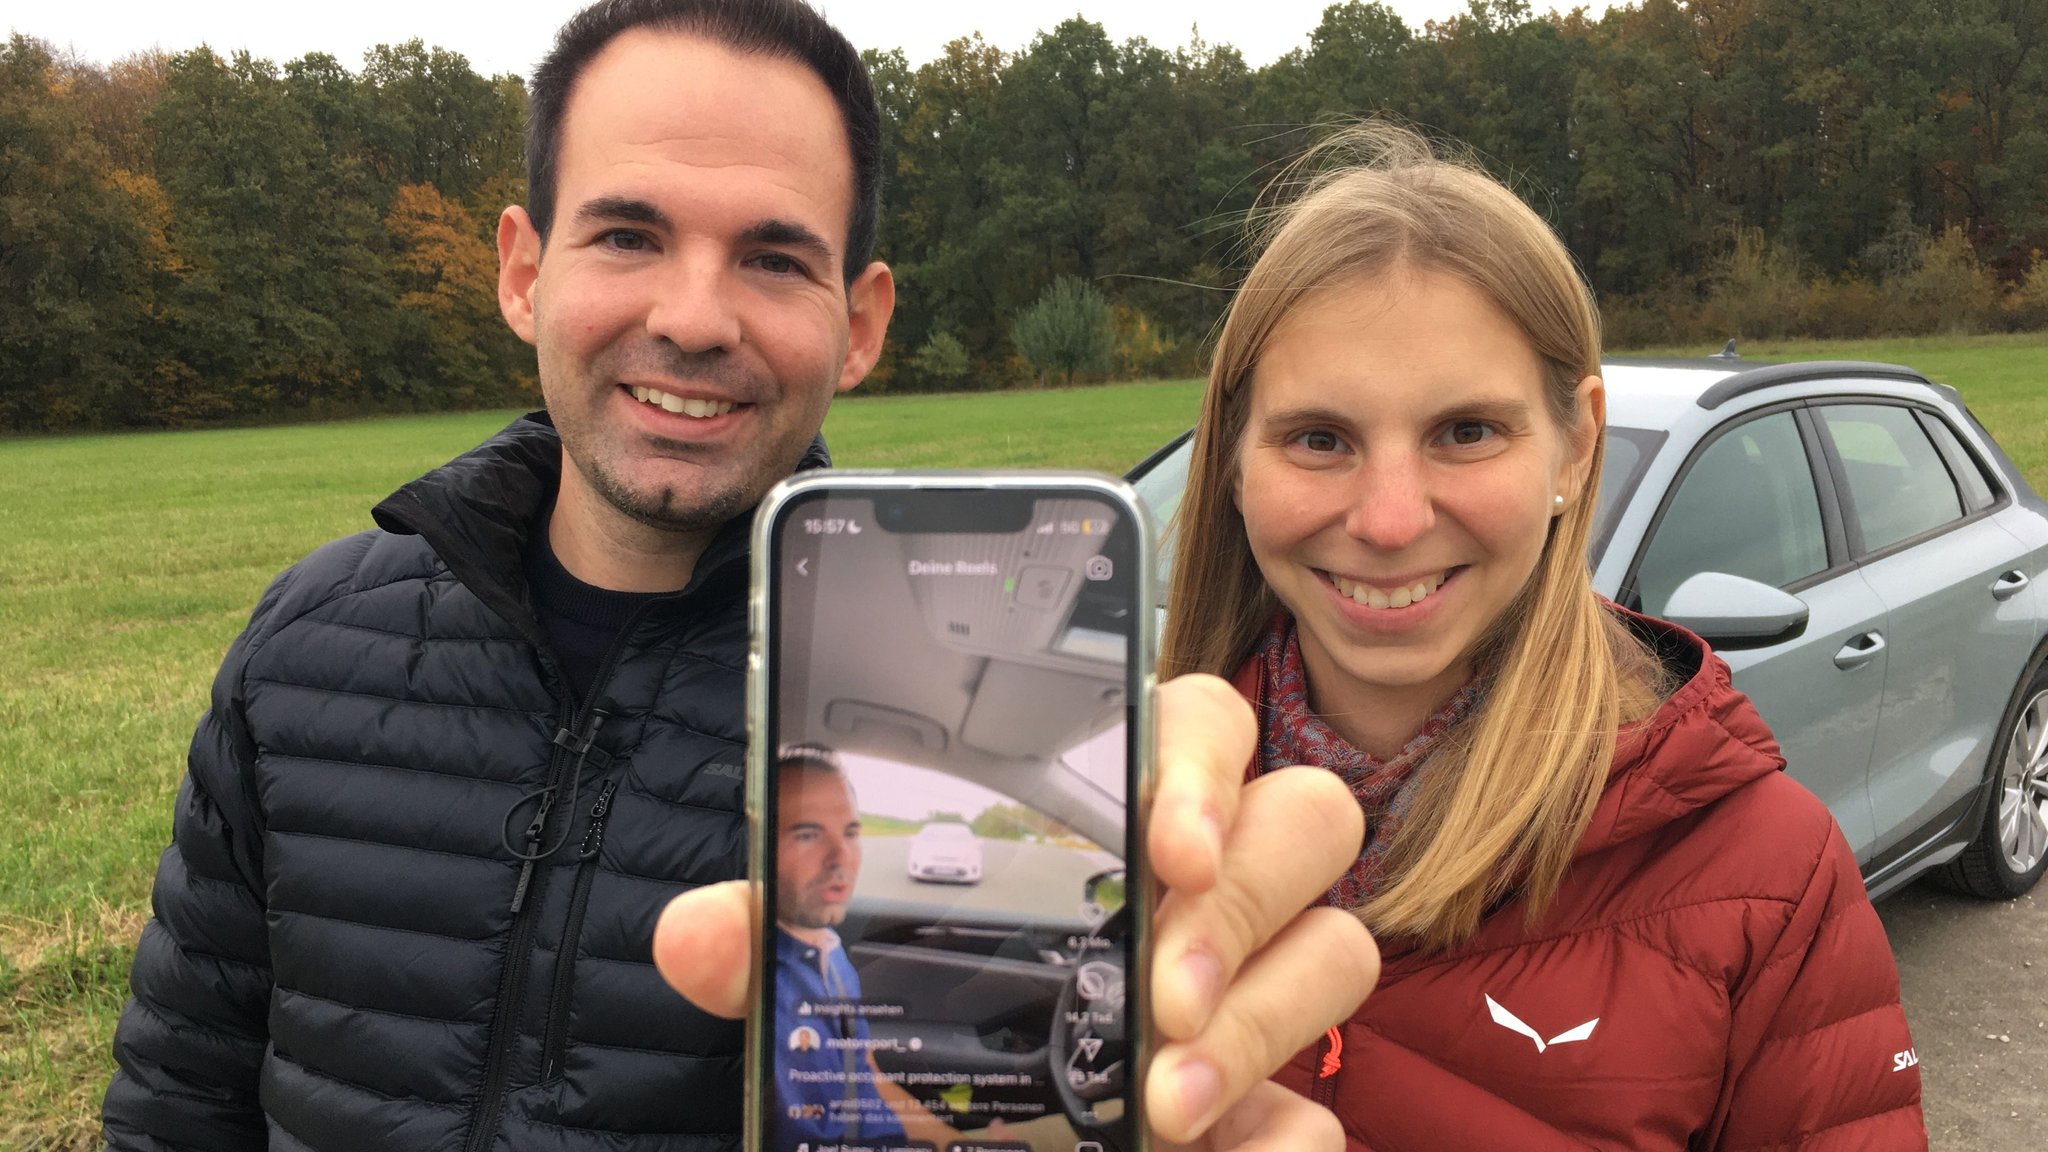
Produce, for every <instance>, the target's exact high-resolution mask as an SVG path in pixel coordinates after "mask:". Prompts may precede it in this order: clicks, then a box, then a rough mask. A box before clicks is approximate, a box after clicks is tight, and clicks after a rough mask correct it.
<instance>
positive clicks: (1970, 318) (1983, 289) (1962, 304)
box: [1886, 227, 2001, 335]
mask: <svg viewBox="0 0 2048 1152" xmlns="http://www.w3.org/2000/svg"><path fill="white" fill-rule="evenodd" d="M1886 287H1887V288H1889V289H1891V291H1890V292H1889V293H1888V295H1890V296H1891V298H1892V306H1893V308H1894V309H1895V312H1894V315H1893V320H1892V324H1891V325H1890V327H1891V329H1892V331H1894V332H1899V333H1910V334H1915V335H1918V334H1922V333H1928V332H1940V333H1944V334H1946V333H1962V332H1982V331H1984V330H1986V329H1989V328H1995V327H1998V326H1999V320H2000V318H2001V317H2000V311H2001V309H2000V307H1999V304H2000V300H1999V292H1998V281H1997V279H1996V278H1994V277H1993V276H1992V275H1991V270H1990V269H1988V268H1986V267H1984V265H1983V263H1982V262H1981V261H1979V260H1978V259H1977V252H1976V250H1975V249H1974V248H1971V247H1970V240H1969V237H1967V236H1965V235H1964V234H1963V230H1962V229H1961V228H1960V227H1950V228H1948V229H1946V230H1944V231H1943V232H1942V234H1941V235H1940V236H1937V237H1935V238H1933V239H1931V240H1929V241H1927V243H1926V245H1925V246H1924V247H1922V248H1921V250H1920V258H1919V259H1918V260H1917V261H1915V262H1914V267H1913V268H1912V270H1911V271H1908V272H1907V273H1905V275H1903V276H1900V277H1898V278H1897V279H1895V280H1893V281H1892V282H1891V283H1889V284H1887V285H1886Z"/></svg>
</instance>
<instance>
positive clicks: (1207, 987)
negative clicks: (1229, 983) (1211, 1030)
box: [1180, 948, 1223, 1032]
mask: <svg viewBox="0 0 2048 1152" xmlns="http://www.w3.org/2000/svg"><path fill="white" fill-rule="evenodd" d="M1180 978H1181V982H1182V983H1183V984H1185V985H1187V989H1188V1007H1189V1008H1190V1009H1192V1010H1193V1013H1194V1019H1193V1020H1192V1021H1191V1022H1190V1027H1192V1028H1193V1029H1194V1030H1195V1031H1198V1032H1199V1031H1200V1030H1201V1029H1202V1026H1203V1025H1205V1024H1207V1023H1208V1022H1209V1013H1210V1012H1212V1011H1214V1010H1215V1007H1216V999H1217V997H1218V996H1219V995H1221V994H1222V991H1223V961H1221V960H1219V959H1217V957H1216V955H1215V953H1213V952H1210V951H1209V950H1208V949H1206V948H1191V949H1189V950H1188V951H1187V954H1186V955H1184V956H1182V957H1181V958H1180Z"/></svg>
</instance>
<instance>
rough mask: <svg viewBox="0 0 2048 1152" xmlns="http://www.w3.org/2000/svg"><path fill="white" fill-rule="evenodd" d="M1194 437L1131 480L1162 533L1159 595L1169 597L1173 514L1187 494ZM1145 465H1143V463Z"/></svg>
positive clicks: (1160, 540)
mask: <svg viewBox="0 0 2048 1152" xmlns="http://www.w3.org/2000/svg"><path fill="white" fill-rule="evenodd" d="M1193 445H1194V439H1193V438H1192V437H1190V438H1188V439H1185V440H1182V441H1181V442H1180V444H1179V445H1178V446H1177V447H1175V448H1174V450H1173V451H1171V452H1169V453H1167V454H1166V455H1165V456H1162V457H1160V458H1158V459H1157V460H1153V461H1148V463H1150V464H1151V465H1152V467H1151V468H1150V469H1148V470H1147V471H1146V472H1145V474H1144V475H1142V476H1139V477H1138V478H1137V479H1135V480H1133V481H1131V487H1132V488H1134V489H1136V490H1137V493H1138V499H1139V500H1142V501H1144V503H1145V511H1147V512H1149V513H1151V514H1152V527H1153V528H1154V530H1156V531H1157V532H1158V533H1159V555H1158V561H1159V562H1158V568H1159V597H1160V599H1161V600H1164V599H1165V598H1166V582H1167V577H1168V576H1169V575H1170V574H1171V573H1172V569H1173V539H1174V530H1173V514H1174V513H1175V512H1178V511H1179V510H1180V500H1181V497H1182V496H1184V495H1186V494H1187V488H1188V463H1189V461H1190V460H1191V459H1192V458H1193V456H1194V448H1193ZM1141 467H1142V465H1141Z"/></svg>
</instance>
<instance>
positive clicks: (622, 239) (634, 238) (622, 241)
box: [598, 228, 647, 252]
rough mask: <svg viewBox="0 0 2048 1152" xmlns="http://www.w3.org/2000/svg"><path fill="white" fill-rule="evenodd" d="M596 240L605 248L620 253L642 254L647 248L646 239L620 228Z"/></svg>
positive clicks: (636, 233)
mask: <svg viewBox="0 0 2048 1152" xmlns="http://www.w3.org/2000/svg"><path fill="white" fill-rule="evenodd" d="M598 239H599V241H600V242H602V243H603V244H604V245H605V246H606V247H608V248H616V249H618V250H619V251H621V252H642V251H645V250H646V248H647V237H645V236H643V235H641V234H640V233H638V232H628V231H626V230H625V229H622V228H621V229H614V230H613V231H610V232H607V233H605V234H604V235H603V236H600V237H598Z"/></svg>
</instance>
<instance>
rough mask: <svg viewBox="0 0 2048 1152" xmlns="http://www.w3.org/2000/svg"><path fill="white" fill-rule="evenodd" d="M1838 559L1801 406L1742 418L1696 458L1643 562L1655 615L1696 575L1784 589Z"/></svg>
mask: <svg viewBox="0 0 2048 1152" xmlns="http://www.w3.org/2000/svg"><path fill="white" fill-rule="evenodd" d="M1827 566H1828V548H1827V535H1826V532H1825V530H1824V529H1823V528H1822V526H1821V517H1820V496H1819V494H1818V493H1817V492H1816V491H1815V489H1814V486H1813V470H1812V469H1811V467H1809V465H1808V464H1807V457H1806V446H1805V445H1804V444H1803V443H1802V442H1801V441H1800V438H1799V425H1798V424H1797V423H1796V422H1795V421H1794V419H1793V416H1792V413H1790V412H1778V413H1774V414H1773V415H1769V416H1764V417H1760V418H1758V419H1755V420H1751V421H1750V422H1748V423H1746V424H1741V425H1737V426H1736V427H1734V428H1731V429H1729V430H1728V431H1727V432H1724V433H1722V434H1721V436H1720V437H1719V438H1718V439H1716V440H1715V441H1714V442H1713V443H1711V444H1709V445H1708V446H1707V448H1706V450H1705V451H1704V452H1701V453H1700V455H1699V456H1698V457H1697V458H1696V459H1695V460H1694V461H1693V463H1692V467H1691V468H1689V469H1687V470H1686V473H1685V476H1684V478H1683V479H1681V480H1680V481H1679V487H1678V491H1677V492H1676V493H1674V494H1673V495H1672V497H1671V503H1670V505H1669V506H1668V507H1667V508H1666V509H1665V511H1664V518H1663V519H1662V520H1661V521H1659V523H1658V525H1657V533H1656V535H1655V536H1654V537H1653V538H1652V539H1651V540H1650V546H1649V548H1648V549H1647V550H1645V552H1644V553H1643V558H1642V561H1641V563H1640V564H1639V566H1638V567H1637V569H1636V580H1635V588H1636V592H1637V594H1638V595H1639V596H1640V597H1641V601H1640V602H1641V604H1642V606H1643V610H1644V611H1645V612H1648V613H1650V614H1651V615H1655V614H1657V613H1659V612H1662V611H1663V610H1664V606H1665V605H1666V604H1668V603H1669V602H1670V600H1671V593H1672V592H1673V591H1675V590H1677V588H1678V586H1679V585H1680V584H1683V583H1684V582H1685V581H1686V579H1687V578H1689V577H1691V576H1694V575H1697V574H1698V573H1701V572H1726V573H1729V574H1730V575H1734V576H1746V577H1748V578H1749V579H1751V580H1757V581H1761V582H1762V583H1765V584H1769V585H1771V586H1773V587H1778V588H1782V587H1784V586H1785V585H1787V584H1791V583H1793V582H1794V581H1797V580H1800V579H1803V578H1804V577H1807V576H1811V575H1813V574H1814V573H1816V572H1819V571H1821V570H1823V569H1825V568H1826V567H1827Z"/></svg>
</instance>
